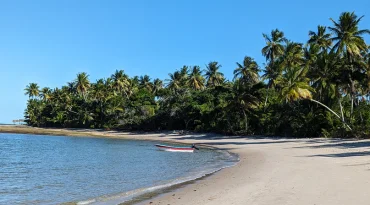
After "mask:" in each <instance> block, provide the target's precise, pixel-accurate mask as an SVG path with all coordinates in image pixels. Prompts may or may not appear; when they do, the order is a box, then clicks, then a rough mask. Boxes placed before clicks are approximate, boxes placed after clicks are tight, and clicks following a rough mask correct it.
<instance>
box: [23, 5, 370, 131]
mask: <svg viewBox="0 0 370 205" xmlns="http://www.w3.org/2000/svg"><path fill="white" fill-rule="evenodd" d="M362 18H363V16H361V17H358V16H357V15H356V14H355V13H354V12H344V13H342V14H341V15H340V17H339V19H338V20H334V19H330V20H331V23H332V25H331V26H328V27H326V26H321V25H319V26H318V27H317V29H316V30H315V31H309V32H308V34H309V38H308V41H307V42H305V43H298V42H294V41H291V40H288V39H287V38H286V37H285V35H284V32H283V31H280V30H278V29H275V30H272V31H271V33H269V34H263V38H264V40H265V42H266V45H265V46H264V47H263V48H262V50H261V52H262V55H263V56H264V57H266V62H265V63H264V66H263V67H262V68H261V67H260V65H258V64H257V62H256V61H255V60H254V59H253V58H252V57H250V56H245V57H244V59H243V60H242V61H241V62H237V63H236V66H235V70H234V72H233V74H234V78H233V79H232V80H227V79H225V77H224V74H223V73H222V72H220V67H221V65H220V64H219V63H218V62H216V61H212V62H209V63H208V64H207V65H206V67H205V68H204V69H202V68H201V67H199V66H197V65H194V66H183V67H182V68H180V69H179V70H177V71H175V72H174V73H170V74H169V76H168V79H166V80H164V81H163V80H160V79H154V80H152V79H151V78H150V77H149V76H148V75H144V76H140V77H138V76H134V77H130V76H128V75H127V74H126V73H125V72H124V71H123V70H117V71H116V72H115V73H114V74H112V75H111V76H110V77H108V78H105V79H99V80H97V81H96V82H90V80H89V75H88V74H86V73H84V72H83V73H79V74H77V77H76V79H75V80H73V81H72V82H68V83H67V84H66V85H65V86H62V87H61V88H54V89H50V88H48V87H44V88H41V89H40V87H39V86H38V84H37V83H30V84H29V85H28V86H27V87H26V89H25V91H26V93H25V94H26V95H28V96H29V100H28V103H27V108H26V110H25V118H26V122H27V124H28V125H30V126H37V127H78V128H104V129H124V130H148V131H149V130H151V131H153V130H173V129H183V130H192V131H200V132H217V133H225V134H235V135H279V136H296V137H318V136H322V137H368V136H369V134H370V131H369V130H370V105H369V102H370V98H369V97H370V52H369V50H370V49H369V48H370V47H369V45H368V44H366V42H365V40H364V35H366V34H370V30H368V29H360V28H359V23H360V21H361V20H362ZM260 74H261V75H260Z"/></svg>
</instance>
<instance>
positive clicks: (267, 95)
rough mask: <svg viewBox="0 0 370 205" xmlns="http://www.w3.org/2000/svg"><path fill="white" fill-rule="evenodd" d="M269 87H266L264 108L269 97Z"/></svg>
mask: <svg viewBox="0 0 370 205" xmlns="http://www.w3.org/2000/svg"><path fill="white" fill-rule="evenodd" d="M269 89H270V87H267V92H266V99H265V108H266V105H267V100H268V98H269Z"/></svg>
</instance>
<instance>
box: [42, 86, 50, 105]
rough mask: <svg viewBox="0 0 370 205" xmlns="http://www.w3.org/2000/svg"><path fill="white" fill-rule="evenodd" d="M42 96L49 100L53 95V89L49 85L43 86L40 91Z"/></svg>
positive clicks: (43, 98) (46, 100)
mask: <svg viewBox="0 0 370 205" xmlns="http://www.w3.org/2000/svg"><path fill="white" fill-rule="evenodd" d="M40 97H41V99H42V100H43V101H45V102H48V101H49V100H50V99H51V97H52V95H51V89H50V88H48V87H44V88H42V89H41V92H40Z"/></svg>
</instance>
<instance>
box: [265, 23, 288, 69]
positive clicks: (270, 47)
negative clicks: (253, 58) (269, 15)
mask: <svg viewBox="0 0 370 205" xmlns="http://www.w3.org/2000/svg"><path fill="white" fill-rule="evenodd" d="M262 35H263V37H264V38H265V41H266V46H265V47H263V48H262V55H263V56H265V57H266V61H269V62H270V63H274V62H275V59H277V58H278V57H280V56H281V55H282V54H283V52H284V46H283V43H284V42H285V41H286V38H285V37H284V32H282V31H279V30H278V29H275V30H272V31H271V35H270V36H268V35H267V34H262Z"/></svg>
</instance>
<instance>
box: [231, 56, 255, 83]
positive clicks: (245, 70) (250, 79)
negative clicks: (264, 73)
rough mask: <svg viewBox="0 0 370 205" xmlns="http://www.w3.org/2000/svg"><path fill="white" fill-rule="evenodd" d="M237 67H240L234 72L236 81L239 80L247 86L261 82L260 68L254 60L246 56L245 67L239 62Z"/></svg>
mask: <svg viewBox="0 0 370 205" xmlns="http://www.w3.org/2000/svg"><path fill="white" fill-rule="evenodd" d="M236 65H237V66H238V67H237V68H236V69H235V70H234V79H237V78H239V79H240V82H241V83H247V84H255V83H257V82H258V81H259V75H258V71H259V67H258V64H257V62H256V61H255V60H254V59H253V58H251V57H249V56H245V57H244V60H243V65H242V64H240V63H238V62H237V63H236Z"/></svg>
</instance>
